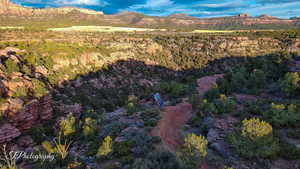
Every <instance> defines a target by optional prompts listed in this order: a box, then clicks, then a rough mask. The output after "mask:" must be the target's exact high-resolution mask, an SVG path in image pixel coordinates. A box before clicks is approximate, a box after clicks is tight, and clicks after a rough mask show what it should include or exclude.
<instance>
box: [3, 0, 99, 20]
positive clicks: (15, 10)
mask: <svg viewBox="0 0 300 169" xmlns="http://www.w3.org/2000/svg"><path fill="white" fill-rule="evenodd" d="M73 11H76V12H80V13H83V14H88V15H103V12H98V11H94V10H89V9H82V8H74V7H62V8H45V9H34V8H27V7H26V8H25V7H22V6H19V5H16V4H14V3H12V2H10V0H0V15H8V16H53V15H54V16H55V15H64V14H68V13H70V12H73Z"/></svg>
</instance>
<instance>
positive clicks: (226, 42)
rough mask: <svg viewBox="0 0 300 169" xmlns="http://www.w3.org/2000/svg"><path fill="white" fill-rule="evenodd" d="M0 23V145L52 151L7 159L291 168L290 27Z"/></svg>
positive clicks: (298, 43) (294, 120)
mask: <svg viewBox="0 0 300 169" xmlns="http://www.w3.org/2000/svg"><path fill="white" fill-rule="evenodd" d="M172 17H183V18H186V16H183V15H179V16H178V15H175V16H172ZM240 17H248V16H246V15H242V16H240ZM264 17H267V16H264ZM2 33H3V34H1V36H0V38H1V39H0V60H1V63H0V79H1V81H0V96H1V99H0V112H1V120H0V145H1V147H2V146H3V145H6V146H7V148H8V149H9V150H24V151H26V152H35V153H42V154H45V153H50V154H54V155H55V160H54V161H31V160H24V159H20V160H17V161H16V163H17V165H18V167H22V168H24V169H27V168H28V169H35V168H36V169H44V168H45V169H46V168H51V169H52V168H57V167H58V166H60V167H61V168H78V169H79V168H80V169H81V168H100V169H102V168H103V169H107V168H114V169H143V168H146V169H150V168H155V169H160V168H164V169H174V168H176V169H199V168H202V169H207V168H212V169H223V168H225V167H232V168H234V169H249V168H251V169H252V168H253V169H270V168H272V169H281V168H282V166H284V167H286V168H287V169H298V168H300V163H299V156H300V150H299V138H300V136H299V123H298V122H299V120H300V116H299V112H300V111H299V108H300V107H299V105H300V103H299V101H298V100H299V89H300V87H299V81H300V80H299V79H300V78H299V77H298V74H297V72H299V69H300V67H299V51H300V39H299V38H300V36H299V32H297V31H295V32H289V31H275V32H265V33H261V32H259V33H256V32H249V33H247V32H242V33H234V34H225V35H224V34H207V35H197V34H186V33H178V34H177V33H175V34H174V33H169V34H164V35H163V34H158V33H150V34H143V33H141V34H125V35H126V36H124V34H122V33H121V34H103V33H76V34H74V33H53V32H46V31H18V30H8V31H2ZM75 35H76V39H74V36H75ZM87 37H89V38H87ZM41 39H43V40H41ZM155 93H160V95H161V97H162V99H163V100H164V102H165V105H164V107H163V108H160V107H159V106H157V104H156V102H155V101H154V99H153V94H155ZM285 114H288V116H286V115H285ZM252 118H259V119H261V120H263V121H264V123H262V126H258V127H264V126H267V127H266V129H265V130H263V131H266V132H268V133H267V134H265V133H262V135H264V136H263V137H262V138H261V139H262V140H261V139H257V140H255V139H252V138H253V137H254V136H253V137H252V135H250V136H251V137H249V138H248V136H247V135H243V134H240V133H242V131H244V132H245V130H244V128H246V127H245V126H244V125H245V124H246V122H247V121H244V120H245V119H252ZM250 122H251V121H250ZM244 123H245V124H244ZM258 124H260V123H258ZM270 126H271V129H272V130H271V132H270V130H269V128H270ZM250 129H251V128H250ZM263 129H264V128H263ZM250 131H252V129H251V130H250ZM246 132H248V130H247V131H246ZM255 132H258V131H255ZM255 132H254V134H256V133H255ZM192 133H193V134H195V135H196V136H193V135H191V134H192ZM200 135H201V136H203V138H201V137H200ZM255 136H256V135H255ZM189 137H191V138H193V139H192V140H189ZM61 139H63V140H61ZM54 140H55V141H54ZM64 141H66V143H69V141H71V142H70V143H71V144H70V147H69V148H67V146H66V144H63V143H64ZM189 141H192V142H191V143H190V142H189ZM198 141H199V142H198ZM198 143H199V144H198ZM195 144H197V145H195ZM61 147H64V148H65V150H66V152H67V156H66V157H65V156H63V154H62V153H61V151H60V150H61V149H60V148H61ZM189 147H192V148H193V149H189ZM194 149H196V151H195V150H194ZM262 149H263V150H265V151H259V150H262ZM242 150H246V151H242ZM189 151H191V152H193V153H191V154H190V153H188V152H189ZM194 151H195V152H196V153H195V154H194ZM3 152H4V151H2V152H1V153H2V154H1V153H0V157H2V155H3ZM199 155H201V156H199ZM185 157H189V158H185ZM194 158H195V159H194ZM161 159H164V160H163V161H161ZM0 160H1V159H0ZM0 164H2V165H4V166H6V165H7V163H5V161H4V163H3V161H1V163H0Z"/></svg>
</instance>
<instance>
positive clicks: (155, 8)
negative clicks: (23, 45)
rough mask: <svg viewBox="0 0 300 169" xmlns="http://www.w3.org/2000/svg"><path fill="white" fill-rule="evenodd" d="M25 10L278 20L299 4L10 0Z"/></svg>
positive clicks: (297, 12) (274, 0)
mask: <svg viewBox="0 0 300 169" xmlns="http://www.w3.org/2000/svg"><path fill="white" fill-rule="evenodd" d="M12 1H13V2H15V3H17V4H20V5H23V6H28V7H39V8H43V7H60V6H76V7H83V8H90V9H94V10H97V11H103V12H104V13H106V14H113V13H118V12H122V11H134V12H140V13H144V14H146V15H155V16H167V15H170V14H173V13H186V14H188V15H191V16H196V17H202V18H203V17H220V16H232V15H237V14H239V13H249V14H250V15H252V16H258V15H261V14H268V15H272V16H276V17H281V18H289V17H293V16H298V17H299V16H300V0H12Z"/></svg>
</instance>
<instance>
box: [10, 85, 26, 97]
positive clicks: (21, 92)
mask: <svg viewBox="0 0 300 169" xmlns="http://www.w3.org/2000/svg"><path fill="white" fill-rule="evenodd" d="M27 92H28V88H26V87H22V86H21V87H18V88H16V91H15V92H14V93H13V97H15V98H21V99H25V98H26V97H27Z"/></svg>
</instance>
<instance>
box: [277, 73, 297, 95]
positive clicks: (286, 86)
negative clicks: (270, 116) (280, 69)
mask: <svg viewBox="0 0 300 169" xmlns="http://www.w3.org/2000/svg"><path fill="white" fill-rule="evenodd" d="M299 81H300V77H299V74H298V73H297V72H293V73H287V74H285V76H284V78H283V79H282V80H281V81H280V86H281V89H282V91H284V92H285V93H286V95H287V96H294V95H295V94H297V92H298V90H299V88H300V85H299Z"/></svg>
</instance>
